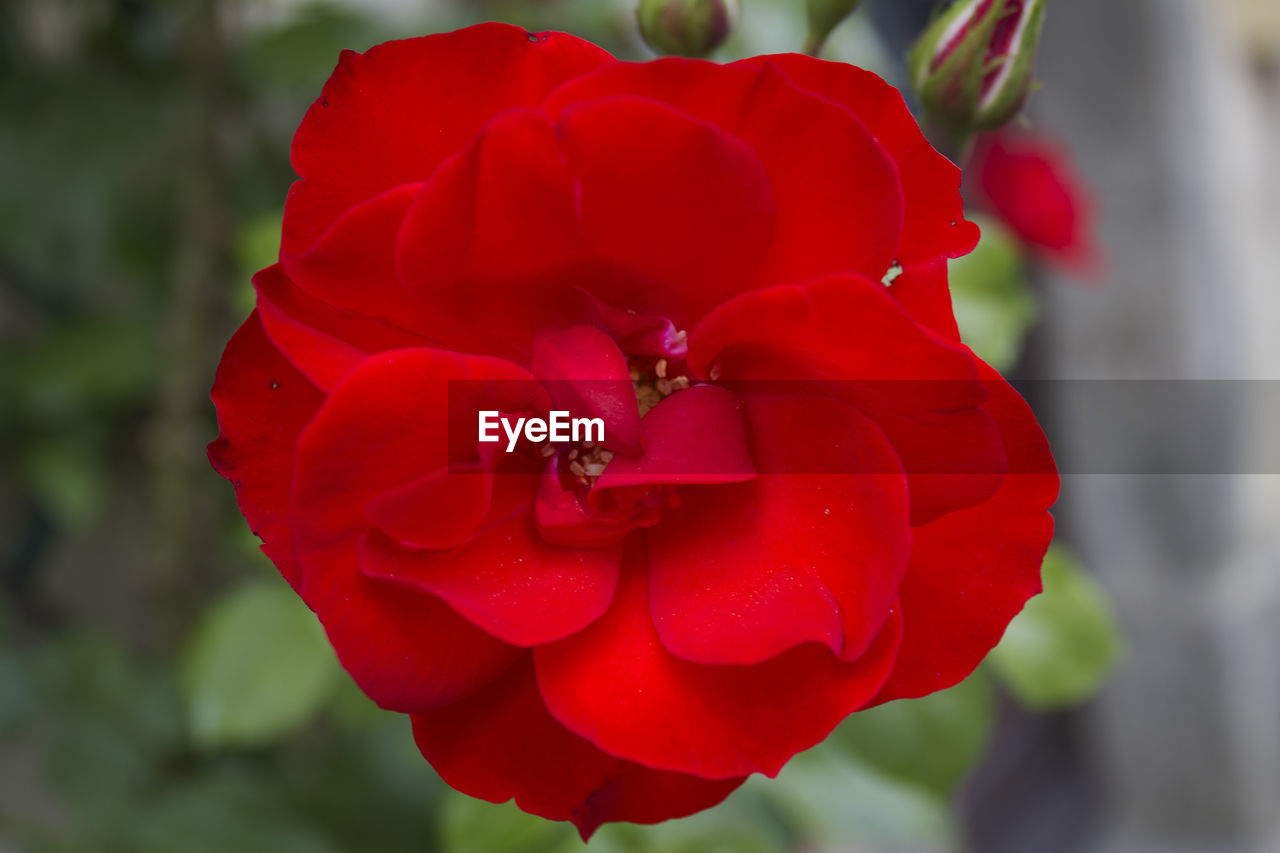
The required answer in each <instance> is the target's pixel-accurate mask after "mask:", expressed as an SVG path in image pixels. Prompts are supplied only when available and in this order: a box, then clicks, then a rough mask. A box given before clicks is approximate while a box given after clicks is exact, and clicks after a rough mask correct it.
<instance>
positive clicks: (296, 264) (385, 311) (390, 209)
mask: <svg viewBox="0 0 1280 853" xmlns="http://www.w3.org/2000/svg"><path fill="white" fill-rule="evenodd" d="M422 187H423V184H421V183H413V184H404V185H401V186H398V187H395V188H394V189H391V190H388V191H387V192H385V193H382V194H381V195H378V196H374V197H373V198H370V199H368V200H366V201H363V202H361V203H359V204H357V205H354V206H353V207H351V208H350V209H349V210H346V211H344V212H343V213H342V215H341V216H339V217H338V218H337V219H336V220H335V221H334V223H333V226H332V227H330V228H329V229H328V230H327V231H325V232H324V234H322V235H321V236H320V238H319V239H318V240H316V241H315V242H314V243H313V244H312V245H311V247H310V248H309V249H307V251H305V252H302V253H300V254H294V253H291V252H288V251H285V250H281V252H280V263H281V265H282V266H283V267H284V269H285V271H286V272H287V273H288V274H289V278H290V279H292V280H293V281H294V282H296V283H297V285H298V286H299V287H301V288H302V289H303V290H305V291H306V292H307V293H309V294H311V295H312V296H313V297H314V298H315V300H318V301H320V302H323V303H328V304H329V305H332V306H334V307H336V308H341V309H345V310H346V311H348V312H351V313H353V314H355V315H357V316H365V317H371V318H376V319H378V320H381V321H382V323H383V324H384V325H388V326H391V327H392V328H395V329H397V330H399V329H406V330H408V331H410V332H412V333H414V334H413V337H415V338H416V339H417V340H418V342H419V343H422V342H425V341H426V340H427V339H430V338H431V337H432V336H433V333H434V330H435V328H436V327H437V326H438V325H439V319H438V317H437V316H436V312H435V310H434V309H433V307H432V306H430V305H429V304H428V303H426V302H424V301H422V300H421V299H419V298H418V297H417V296H416V295H415V294H413V293H411V292H410V291H408V290H406V289H405V288H404V287H402V286H401V284H400V280H399V278H398V277H397V275H396V268H395V246H396V240H397V238H398V236H399V234H400V228H401V226H402V224H403V223H404V221H405V216H406V214H407V212H408V210H409V208H410V205H412V204H413V201H414V199H416V198H417V196H418V194H419V192H420V191H421V189H422ZM404 334H405V333H404V332H400V335H401V336H403V335H404ZM384 348H385V347H384Z"/></svg>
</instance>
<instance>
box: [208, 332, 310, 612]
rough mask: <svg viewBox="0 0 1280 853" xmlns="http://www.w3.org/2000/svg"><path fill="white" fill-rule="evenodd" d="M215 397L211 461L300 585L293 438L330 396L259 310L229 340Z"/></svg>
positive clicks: (274, 557) (266, 547) (288, 576)
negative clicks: (292, 509)
mask: <svg viewBox="0 0 1280 853" xmlns="http://www.w3.org/2000/svg"><path fill="white" fill-rule="evenodd" d="M212 396H213V404H214V406H215V407H216V408H217V410H218V430H219V435H218V438H217V439H216V440H214V441H213V442H211V443H210V444H209V461H210V462H211V463H213V467H214V469H215V470H216V471H217V472H218V473H219V474H221V475H222V476H223V477H226V478H227V479H228V480H230V481H231V482H232V483H233V484H234V485H235V487H236V501H237V502H238V503H239V505H240V511H241V512H242V513H244V517H245V520H246V521H248V522H249V526H250V528H252V530H253V533H254V535H255V536H257V537H258V538H259V539H261V540H262V550H263V552H265V553H266V555H267V556H268V557H270V558H271V562H273V563H275V565H276V568H278V569H279V570H280V574H282V575H284V578H285V580H287V581H288V582H289V585H290V586H292V587H293V588H294V589H297V588H298V585H299V582H300V580H301V575H300V573H299V570H298V567H297V563H296V561H295V560H294V557H293V539H292V536H291V535H290V532H289V525H288V506H289V487H290V484H291V483H292V481H293V445H294V442H295V441H296V440H297V438H298V434H299V433H300V432H302V428H303V427H305V426H306V425H307V423H308V422H309V421H310V420H311V418H312V416H313V415H314V414H315V413H316V411H317V410H318V409H319V408H320V404H321V403H322V402H324V395H323V394H322V393H320V391H319V390H318V389H317V388H316V387H315V386H314V385H312V384H311V383H310V382H308V381H307V379H306V377H304V376H303V375H302V374H301V373H299V372H298V371H297V369H296V368H294V367H293V365H291V364H290V363H289V362H288V360H286V359H285V358H284V356H282V355H281V354H280V352H279V350H277V349H276V348H275V347H274V346H272V344H271V341H270V340H269V339H268V338H267V336H266V333H265V332H264V331H263V330H262V323H261V322H260V321H259V317H258V313H257V312H256V311H255V312H254V313H252V314H250V315H249V319H247V320H245V321H244V324H243V325H242V326H241V327H240V329H239V330H238V331H237V332H236V333H235V335H233V336H232V338H231V341H230V342H229V343H228V344H227V349H226V351H225V352H224V353H223V354H222V361H221V362H220V363H219V364H218V375H217V378H216V379H215V380H214V383H213V395H212Z"/></svg>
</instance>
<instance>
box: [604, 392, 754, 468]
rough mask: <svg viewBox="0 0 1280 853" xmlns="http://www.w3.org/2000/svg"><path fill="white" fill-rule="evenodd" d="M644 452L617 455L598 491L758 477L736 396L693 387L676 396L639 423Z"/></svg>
mask: <svg viewBox="0 0 1280 853" xmlns="http://www.w3.org/2000/svg"><path fill="white" fill-rule="evenodd" d="M640 427H641V429H642V431H643V435H644V447H645V451H644V454H643V455H641V456H615V457H614V458H613V460H612V461H611V462H609V464H608V465H607V466H606V467H605V469H604V473H603V474H601V475H600V478H599V479H598V480H596V484H595V488H596V489H597V490H605V489H613V488H618V487H624V486H637V485H649V484H655V483H686V484H691V483H740V482H743V481H744V480H751V479H754V478H755V476H756V471H755V466H754V465H752V463H751V456H750V454H749V453H748V452H747V434H746V430H745V429H744V428H743V424H742V408H741V407H740V406H739V405H738V401H737V400H736V399H734V396H733V394H731V393H729V392H728V391H726V390H725V389H723V388H718V387H716V386H714V385H695V386H693V387H692V388H688V389H686V390H684V391H680V392H678V393H675V394H672V395H671V396H670V397H667V398H666V399H665V400H663V401H662V402H660V403H658V405H656V406H654V407H653V409H652V411H650V412H649V413H648V414H646V415H645V416H644V418H643V419H641V421H640Z"/></svg>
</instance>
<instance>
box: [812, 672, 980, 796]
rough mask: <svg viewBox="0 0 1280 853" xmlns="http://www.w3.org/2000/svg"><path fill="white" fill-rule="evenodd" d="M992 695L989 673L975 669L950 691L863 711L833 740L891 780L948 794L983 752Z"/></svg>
mask: <svg viewBox="0 0 1280 853" xmlns="http://www.w3.org/2000/svg"><path fill="white" fill-rule="evenodd" d="M992 698H993V697H992V690H991V685H990V683H989V682H988V680H987V678H986V676H985V675H983V674H982V673H981V672H975V673H974V674H973V675H971V676H969V678H967V679H965V680H964V681H962V682H960V683H959V684H957V685H956V686H954V687H951V688H949V689H947V690H941V691H939V692H937V693H933V694H931V695H929V696H925V697H922V698H920V699H899V700H898V701H896V702H889V703H888V704H885V705H880V706H878V707H875V708H871V709H869V710H866V711H859V712H858V713H856V714H854V715H853V716H851V717H850V718H849V719H848V720H846V721H845V722H844V723H842V724H841V725H840V727H839V728H838V729H836V731H835V733H834V735H833V736H832V739H831V740H830V741H828V743H829V744H830V746H831V747H832V748H838V749H841V750H843V751H844V752H846V753H847V754H848V755H849V756H851V757H852V758H854V759H856V760H858V761H860V762H862V763H864V764H866V765H868V766H869V767H871V768H873V769H875V770H877V771H879V772H880V773H883V774H884V775H886V776H888V777H890V778H893V779H896V780H898V781H900V782H905V783H908V784H912V785H919V786H920V787H922V788H924V789H926V790H928V791H931V792H933V793H934V794H937V795H939V796H943V797H945V796H947V795H949V794H950V793H951V792H952V791H953V790H954V789H955V787H956V785H957V784H959V783H960V782H961V781H962V780H963V779H964V777H965V776H966V775H968V773H969V771H970V770H971V769H972V768H973V766H974V765H975V764H976V763H977V762H978V759H979V758H981V756H982V751H983V749H984V747H985V746H986V744H987V739H988V737H989V736H990V733H991V726H992V722H993V714H992V710H993V704H994V703H993V701H992Z"/></svg>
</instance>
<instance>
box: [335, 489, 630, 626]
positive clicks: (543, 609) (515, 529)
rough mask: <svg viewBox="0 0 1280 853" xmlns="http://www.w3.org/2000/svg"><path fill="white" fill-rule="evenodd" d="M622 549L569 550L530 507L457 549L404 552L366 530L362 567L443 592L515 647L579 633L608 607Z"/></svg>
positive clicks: (369, 572) (465, 613)
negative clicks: (538, 524) (540, 528)
mask: <svg viewBox="0 0 1280 853" xmlns="http://www.w3.org/2000/svg"><path fill="white" fill-rule="evenodd" d="M619 559H620V557H619V548H618V547H617V546H613V547H594V548H566V547H564V546H561V545H552V544H550V543H548V542H546V541H544V540H543V539H542V538H541V537H540V536H539V535H538V532H537V531H536V530H535V529H534V526H533V522H532V520H531V519H530V513H529V512H528V511H527V510H526V511H525V512H521V513H519V514H517V515H514V516H512V517H510V518H507V519H504V520H501V521H499V522H497V523H496V524H494V525H493V526H492V527H489V528H487V529H486V530H484V531H483V532H481V533H479V534H478V535H476V536H474V537H472V539H471V540H470V541H468V542H466V543H465V544H464V545H461V546H459V547H457V548H451V549H449V550H444V551H406V550H405V549H403V548H399V547H397V546H396V545H395V543H394V542H392V541H391V540H390V539H388V538H387V537H385V536H380V535H378V534H376V533H371V534H369V535H367V536H366V537H365V538H364V539H363V541H362V543H361V548H360V570H361V571H362V572H363V573H364V574H365V575H366V576H368V577H375V578H381V579H383V580H387V581H392V582H394V583H396V584H399V585H401V586H405V587H410V588H414V589H421V590H426V591H428V592H431V593H433V594H434V595H438V596H439V597H440V598H442V599H443V600H444V601H446V602H448V604H449V605H450V606H451V607H453V609H454V610H456V611H458V612H459V613H461V614H462V615H463V616H464V617H466V618H467V620H468V621H470V622H471V623H473V624H475V625H477V626H479V627H480V628H482V629H484V630H485V631H486V632H487V633H489V634H492V635H493V636H495V637H498V638H499V639H501V640H503V641H505V642H508V643H511V644H512V645H517V646H535V645H540V644H542V643H549V642H552V641H553V640H559V639H561V638H562V637H567V636H569V635H570V634H574V633H577V632H578V631H580V630H582V629H583V628H585V627H586V626H587V625H589V624H591V623H592V622H594V621H595V620H596V619H597V618H599V617H600V615H601V614H602V613H604V612H605V610H606V609H608V607H609V602H610V601H611V600H612V599H613V592H614V588H615V587H616V586H617V583H618V564H619Z"/></svg>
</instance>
